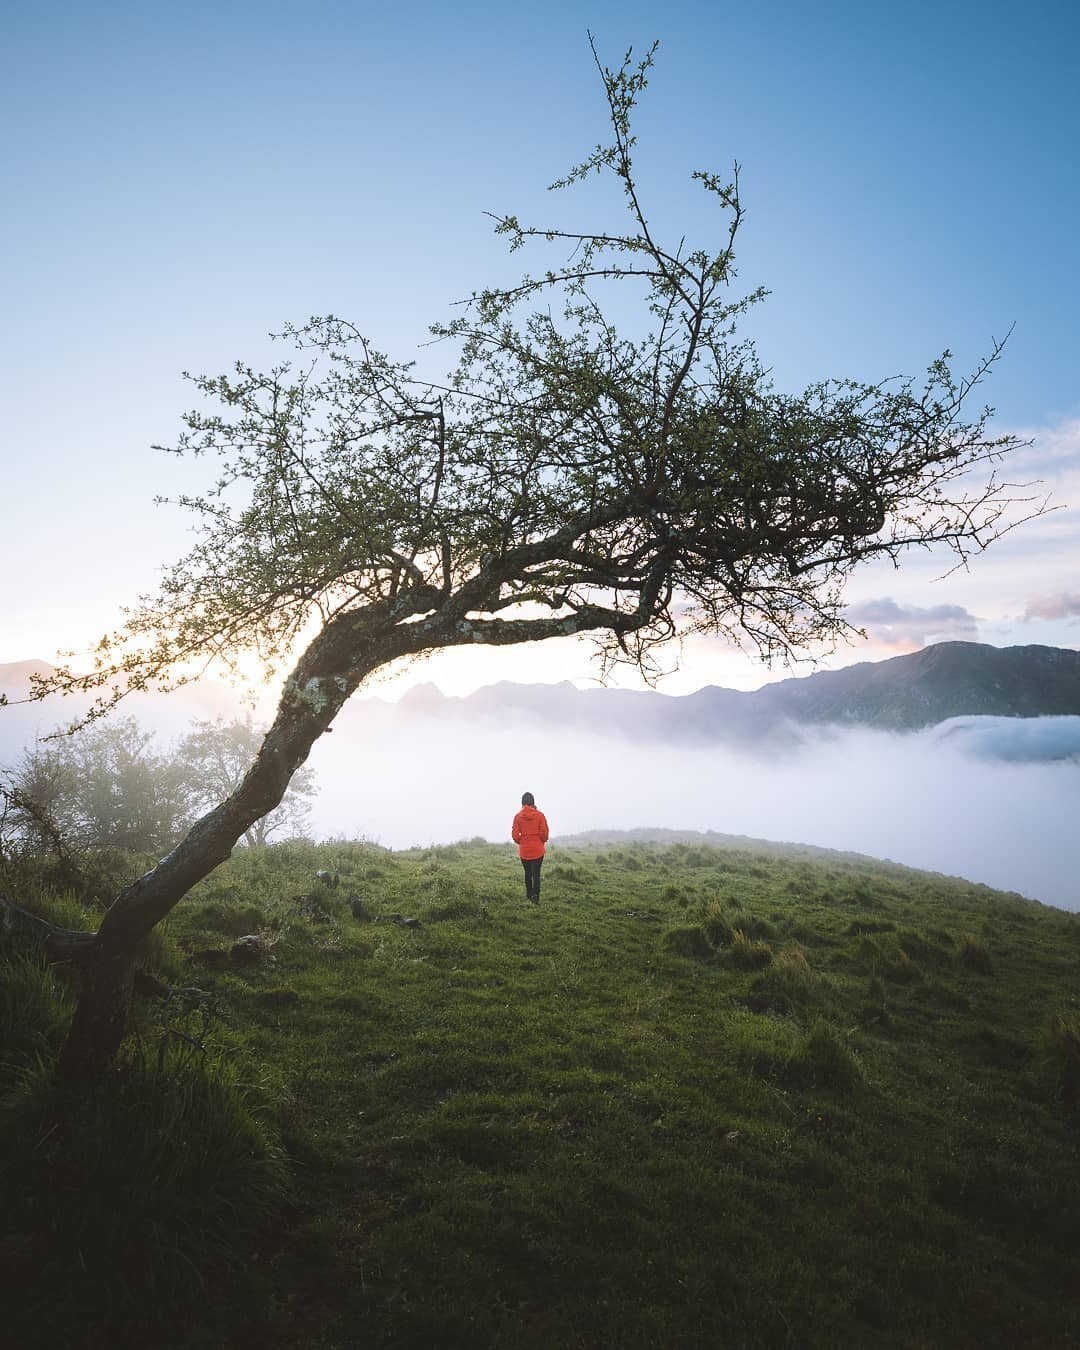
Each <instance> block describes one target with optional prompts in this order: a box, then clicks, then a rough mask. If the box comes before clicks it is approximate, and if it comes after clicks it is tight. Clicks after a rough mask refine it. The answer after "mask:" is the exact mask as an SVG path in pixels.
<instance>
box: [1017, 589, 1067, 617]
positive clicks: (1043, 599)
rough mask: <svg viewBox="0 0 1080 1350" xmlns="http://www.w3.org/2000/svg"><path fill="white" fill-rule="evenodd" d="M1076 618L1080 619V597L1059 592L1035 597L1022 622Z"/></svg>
mask: <svg viewBox="0 0 1080 1350" xmlns="http://www.w3.org/2000/svg"><path fill="white" fill-rule="evenodd" d="M1075 618H1080V595H1074V594H1072V593H1071V592H1068V591H1058V592H1057V593H1056V594H1054V595H1033V596H1032V597H1031V599H1030V600H1029V601H1028V602H1027V608H1026V609H1025V610H1024V613H1023V614H1022V615H1021V617H1020V621H1021V623H1030V622H1031V621H1032V620H1033V619H1075Z"/></svg>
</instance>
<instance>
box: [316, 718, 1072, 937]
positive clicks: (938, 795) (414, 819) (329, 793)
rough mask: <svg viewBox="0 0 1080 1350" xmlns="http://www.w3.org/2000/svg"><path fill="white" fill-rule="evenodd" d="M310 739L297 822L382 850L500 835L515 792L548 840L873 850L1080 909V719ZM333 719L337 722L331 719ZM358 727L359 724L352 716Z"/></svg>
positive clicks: (479, 731)
mask: <svg viewBox="0 0 1080 1350" xmlns="http://www.w3.org/2000/svg"><path fill="white" fill-rule="evenodd" d="M347 719H348V710H346V711H345V713H344V714H343V717H342V719H339V726H340V730H341V731H343V732H344V733H345V734H343V735H336V734H335V735H333V736H329V737H324V739H323V741H322V742H320V743H319V744H318V745H317V746H316V747H315V750H314V751H313V753H312V757H311V760H310V763H311V765H312V767H314V768H315V770H316V771H317V774H318V778H319V783H320V785H321V791H320V793H319V796H318V798H317V799H316V803H315V810H314V817H313V824H314V827H315V830H316V832H317V833H318V834H319V835H320V836H323V837H329V836H348V837H351V838H356V837H359V836H363V837H365V838H368V839H371V840H374V841H377V842H379V843H382V844H384V845H387V846H388V847H391V848H404V847H408V846H410V845H414V844H428V843H442V842H449V841H452V840H456V839H467V838H472V837H474V836H478V835H479V836H483V837H485V838H487V839H491V840H501V839H507V838H508V835H509V829H510V820H511V817H512V816H513V814H514V811H515V810H516V809H517V806H518V804H519V801H520V797H521V793H522V792H523V791H525V790H526V789H527V790H529V791H531V792H533V793H535V795H536V800H537V804H538V805H539V806H540V807H541V808H542V809H543V810H544V811H545V812H546V813H547V815H548V818H549V820H550V822H551V827H552V831H553V840H552V847H553V848H554V849H555V850H557V849H558V837H559V835H569V834H573V833H575V832H576V831H579V830H587V829H598V828H618V829H630V828H633V827H635V826H669V827H672V828H676V829H696V830H719V831H722V832H724V833H729V834H745V835H752V836H755V837H758V838H762V839H771V840H779V841H789V842H795V843H804V844H817V845H820V846H822V847H826V848H835V849H846V850H851V851H854V852H858V853H865V854H870V855H872V856H873V857H877V858H889V859H892V860H893V861H895V862H899V863H905V864H907V865H908V866H911V867H918V868H925V869H927V870H930V871H935V872H944V873H948V874H951V875H956V876H962V877H966V878H968V879H969V880H972V881H980V882H984V883H986V884H987V885H989V886H994V887H997V888H998V889H1001V890H1011V891H1018V892H1020V893H1021V894H1023V895H1026V896H1029V897H1031V898H1033V899H1038V900H1042V901H1044V902H1046V903H1048V904H1053V905H1056V906H1059V907H1061V908H1064V909H1069V910H1080V829H1078V827H1077V825H1078V816H1080V813H1078V808H1080V717H1044V718H1034V719H1017V718H996V717H965V718H955V719H953V720H952V721H950V722H945V723H942V724H941V725H939V726H937V727H933V728H930V729H927V730H925V731H921V732H915V733H903V734H899V733H890V732H880V731H872V730H867V729H864V728H859V729H837V728H816V729H807V728H799V729H798V736H799V737H800V740H799V741H798V743H797V744H795V745H794V746H792V745H790V744H788V745H786V746H784V747H783V748H781V747H779V746H777V747H776V748H774V749H773V750H771V751H765V752H761V753H754V754H751V753H748V752H740V751H738V750H734V749H730V748H717V747H715V746H713V747H708V748H692V749H690V748H674V747H670V746H665V745H661V744H656V743H634V742H633V741H632V740H630V739H626V738H623V737H619V736H589V735H582V734H580V733H579V732H578V731H576V730H575V731H574V732H573V733H572V734H570V733H560V732H559V730H558V729H557V728H551V727H548V726H543V725H535V726H533V725H529V724H528V723H526V722H522V723H520V724H515V725H514V726H511V727H505V726H497V725H493V724H491V723H482V724H480V725H479V726H472V727H470V728H465V727H463V726H449V727H448V726H447V725H446V724H444V723H443V724H441V723H439V722H438V721H437V720H434V719H432V720H427V719H424V718H418V719H410V720H409V721H408V722H405V721H404V720H403V719H400V718H391V719H388V720H387V724H386V726H385V727H380V726H379V725H377V724H373V722H372V721H371V720H369V719H365V721H364V725H363V735H362V736H359V735H356V734H350V728H349V727H348V726H347ZM341 723H346V725H341ZM357 730H359V728H357Z"/></svg>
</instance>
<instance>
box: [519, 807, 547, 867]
mask: <svg viewBox="0 0 1080 1350" xmlns="http://www.w3.org/2000/svg"><path fill="white" fill-rule="evenodd" d="M510 835H511V838H512V839H513V841H514V843H515V844H517V846H518V857H519V858H526V859H530V858H542V857H543V856H544V845H545V844H546V843H547V837H548V823H547V817H546V816H545V815H544V813H543V811H538V810H537V809H536V807H535V806H523V807H522V808H521V810H520V811H519V812H518V813H517V815H516V816H515V817H514V824H513V826H512V828H511V830H510Z"/></svg>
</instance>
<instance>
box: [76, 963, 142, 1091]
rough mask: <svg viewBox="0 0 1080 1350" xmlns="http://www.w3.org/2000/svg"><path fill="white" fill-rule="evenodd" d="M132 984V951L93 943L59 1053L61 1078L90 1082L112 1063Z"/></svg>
mask: <svg viewBox="0 0 1080 1350" xmlns="http://www.w3.org/2000/svg"><path fill="white" fill-rule="evenodd" d="M134 984H135V953H134V951H133V950H132V951H124V950H119V951H109V950H107V949H105V948H102V947H101V946H100V945H98V944H95V950H94V952H93V954H92V957H91V959H90V961H89V962H88V963H87V964H86V966H85V967H84V969H83V984H82V990H81V992H80V994H79V1004H78V1007H77V1008H76V1009H75V1016H74V1018H73V1019H72V1022H71V1028H70V1030H69V1031H68V1037H67V1040H66V1041H65V1042H64V1048H63V1050H61V1052H60V1064H59V1068H60V1075H61V1077H63V1078H65V1079H67V1080H68V1082H72V1083H78V1082H82V1081H93V1080H94V1079H96V1078H99V1077H100V1076H101V1074H102V1072H103V1071H104V1070H105V1068H106V1067H107V1066H108V1065H109V1064H110V1063H111V1062H112V1060H113V1058H114V1056H115V1055H116V1052H117V1050H119V1048H120V1042H121V1041H122V1040H123V1038H124V1031H125V1029H126V1028H127V1020H128V1013H129V1011H130V1008H131V991H132V989H133V988H134Z"/></svg>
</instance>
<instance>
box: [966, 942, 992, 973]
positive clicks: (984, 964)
mask: <svg viewBox="0 0 1080 1350" xmlns="http://www.w3.org/2000/svg"><path fill="white" fill-rule="evenodd" d="M960 960H961V961H962V962H963V963H964V965H965V966H967V968H968V969H969V970H974V971H976V972H978V974H980V975H992V974H993V972H994V963H993V960H992V959H991V957H990V951H989V949H988V947H987V945H986V943H985V942H984V941H983V940H982V938H978V937H976V936H975V934H974V933H961V934H960Z"/></svg>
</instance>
